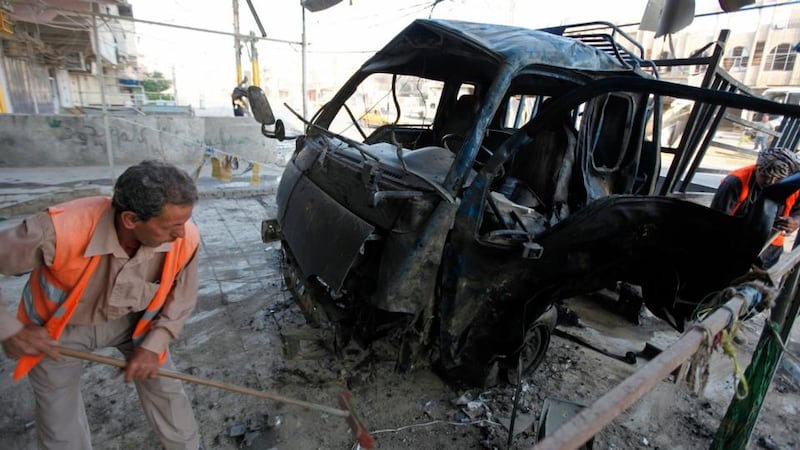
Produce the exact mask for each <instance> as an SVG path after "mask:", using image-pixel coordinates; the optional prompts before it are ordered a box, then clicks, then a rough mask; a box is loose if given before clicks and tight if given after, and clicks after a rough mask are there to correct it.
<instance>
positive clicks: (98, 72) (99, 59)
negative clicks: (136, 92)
mask: <svg viewBox="0 0 800 450" xmlns="http://www.w3.org/2000/svg"><path fill="white" fill-rule="evenodd" d="M92 9H93V10H94V12H95V13H97V12H98V11H99V10H98V7H97V3H94V4H92ZM92 28H93V32H94V57H95V65H96V68H95V76H96V77H97V81H98V83H100V103H102V110H103V129H104V130H105V134H106V154H107V155H108V167H109V169H110V171H111V184H112V185H113V184H114V183H115V182H116V178H117V175H116V174H115V173H114V151H113V150H112V148H111V130H110V127H109V125H108V109H107V108H106V87H105V84H106V83H105V77H104V76H103V56H102V55H100V33H99V32H98V30H97V16H94V15H93V16H92Z"/></svg>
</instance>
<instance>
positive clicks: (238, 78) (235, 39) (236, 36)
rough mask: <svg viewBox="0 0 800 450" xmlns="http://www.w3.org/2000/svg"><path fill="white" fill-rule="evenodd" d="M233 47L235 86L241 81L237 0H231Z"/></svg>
mask: <svg viewBox="0 0 800 450" xmlns="http://www.w3.org/2000/svg"><path fill="white" fill-rule="evenodd" d="M233 48H234V52H235V53H236V86H239V84H240V83H241V82H242V41H241V39H239V0H233Z"/></svg>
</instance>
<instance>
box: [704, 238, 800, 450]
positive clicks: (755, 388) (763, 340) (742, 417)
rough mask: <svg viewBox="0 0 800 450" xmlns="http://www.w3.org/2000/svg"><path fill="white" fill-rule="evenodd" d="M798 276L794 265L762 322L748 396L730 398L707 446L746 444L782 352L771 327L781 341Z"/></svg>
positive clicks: (799, 300) (799, 299) (796, 299)
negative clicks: (762, 326) (775, 328)
mask: <svg viewBox="0 0 800 450" xmlns="http://www.w3.org/2000/svg"><path fill="white" fill-rule="evenodd" d="M797 251H798V249H795V250H793V251H792V254H794V253H795V252H797ZM787 259H788V258H787ZM798 279H800V270H799V269H798V267H797V266H794V269H793V270H792V271H791V272H789V276H788V277H787V278H786V281H785V283H784V286H783V288H782V289H781V292H780V295H778V298H777V299H776V300H775V306H774V307H773V308H772V311H771V313H770V315H769V320H768V321H766V322H765V323H764V329H763V330H762V331H761V337H760V338H759V340H758V345H757V346H756V350H755V352H754V353H753V358H752V360H751V361H750V364H749V365H748V366H747V370H745V375H744V376H745V379H747V380H749V385H750V392H749V395H748V396H747V397H745V398H742V399H739V398H736V397H734V398H733V399H732V400H731V402H730V404H729V405H728V410H727V411H726V412H725V417H723V419H722V422H721V423H720V426H719V429H717V432H716V434H715V435H714V440H713V441H712V442H711V446H710V447H709V448H710V449H714V450H716V449H726V450H727V449H730V450H734V449H735V450H739V449H745V448H746V447H747V444H748V442H749V441H750V437H751V435H752V434H753V429H754V428H755V425H756V422H757V421H758V415H759V413H760V412H761V408H762V406H763V405H764V400H765V399H766V397H767V393H768V392H769V387H770V385H771V384H772V380H773V378H774V377H775V371H776V370H777V369H778V363H779V362H780V360H781V356H782V355H783V348H782V347H781V344H780V343H779V342H778V341H777V339H778V338H777V337H776V336H775V335H774V334H773V329H772V327H773V326H777V328H778V329H779V330H780V339H781V341H782V342H786V341H787V339H788V337H789V333H790V332H791V330H792V326H793V325H794V320H795V318H796V317H797V310H798V307H799V306H800V295H799V294H800V291H798V286H797V282H798Z"/></svg>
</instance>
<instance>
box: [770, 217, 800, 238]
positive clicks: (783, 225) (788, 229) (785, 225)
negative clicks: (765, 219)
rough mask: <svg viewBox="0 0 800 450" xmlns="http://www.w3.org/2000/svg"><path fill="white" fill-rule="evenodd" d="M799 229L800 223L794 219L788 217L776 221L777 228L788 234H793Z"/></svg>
mask: <svg viewBox="0 0 800 450" xmlns="http://www.w3.org/2000/svg"><path fill="white" fill-rule="evenodd" d="M798 227H800V221H799V220H797V219H795V218H794V217H791V216H786V217H778V218H777V219H775V228H776V229H778V230H781V231H783V232H785V233H786V234H789V233H793V232H794V231H796V230H797V228H798Z"/></svg>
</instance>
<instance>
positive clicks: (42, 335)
mask: <svg viewBox="0 0 800 450" xmlns="http://www.w3.org/2000/svg"><path fill="white" fill-rule="evenodd" d="M55 346H56V341H54V340H53V339H52V338H51V337H50V335H49V334H47V330H46V329H44V328H42V327H40V326H38V325H27V326H25V328H23V329H21V330H20V331H19V332H18V333H17V334H15V335H13V336H11V337H10V338H8V339H6V340H5V341H3V352H5V354H6V356H8V357H9V358H12V359H20V358H22V357H23V356H25V355H32V356H35V355H38V354H40V353H44V354H45V355H47V356H49V357H50V358H53V359H55V360H56V361H61V354H60V353H58V350H56V347H55Z"/></svg>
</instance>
